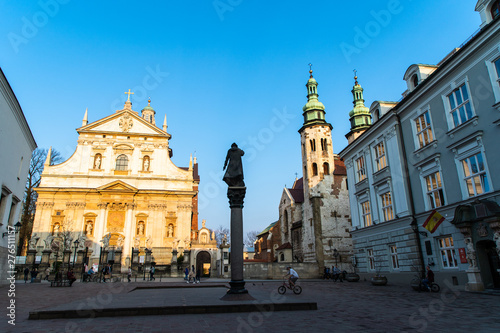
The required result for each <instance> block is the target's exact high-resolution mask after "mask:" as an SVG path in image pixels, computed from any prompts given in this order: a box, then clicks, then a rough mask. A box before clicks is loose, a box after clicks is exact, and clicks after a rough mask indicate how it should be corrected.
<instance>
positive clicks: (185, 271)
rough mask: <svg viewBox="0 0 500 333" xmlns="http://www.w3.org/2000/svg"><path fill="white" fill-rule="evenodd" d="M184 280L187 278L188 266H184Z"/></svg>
mask: <svg viewBox="0 0 500 333" xmlns="http://www.w3.org/2000/svg"><path fill="white" fill-rule="evenodd" d="M184 275H185V276H184V280H186V281H187V280H188V275H189V268H187V267H186V269H185V270H184Z"/></svg>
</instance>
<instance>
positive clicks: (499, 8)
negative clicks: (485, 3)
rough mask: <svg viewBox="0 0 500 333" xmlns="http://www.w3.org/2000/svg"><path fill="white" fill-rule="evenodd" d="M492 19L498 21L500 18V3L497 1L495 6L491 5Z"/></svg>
mask: <svg viewBox="0 0 500 333" xmlns="http://www.w3.org/2000/svg"><path fill="white" fill-rule="evenodd" d="M490 12H491V18H492V19H496V18H497V17H498V16H500V1H495V2H494V3H493V5H491V10H490Z"/></svg>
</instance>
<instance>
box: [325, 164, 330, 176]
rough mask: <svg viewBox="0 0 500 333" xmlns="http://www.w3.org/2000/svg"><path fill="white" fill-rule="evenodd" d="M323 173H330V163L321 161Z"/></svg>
mask: <svg viewBox="0 0 500 333" xmlns="http://www.w3.org/2000/svg"><path fill="white" fill-rule="evenodd" d="M323 174H325V175H329V174H330V165H329V164H328V163H326V162H325V163H323Z"/></svg>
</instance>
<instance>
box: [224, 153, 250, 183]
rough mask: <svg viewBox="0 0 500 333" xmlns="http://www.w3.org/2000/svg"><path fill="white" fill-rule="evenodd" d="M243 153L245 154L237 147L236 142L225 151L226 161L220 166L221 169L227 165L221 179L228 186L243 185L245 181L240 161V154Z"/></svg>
mask: <svg viewBox="0 0 500 333" xmlns="http://www.w3.org/2000/svg"><path fill="white" fill-rule="evenodd" d="M243 155H245V152H244V151H243V150H241V149H240V148H238V145H237V144H236V143H233V144H232V145H231V149H229V150H228V151H227V155H226V161H225V162H224V167H223V168H222V170H225V169H226V166H227V170H226V173H225V174H224V178H222V180H223V181H225V182H226V184H227V185H229V186H245V182H244V181H243V164H242V163H241V156H243ZM228 162H229V165H228Z"/></svg>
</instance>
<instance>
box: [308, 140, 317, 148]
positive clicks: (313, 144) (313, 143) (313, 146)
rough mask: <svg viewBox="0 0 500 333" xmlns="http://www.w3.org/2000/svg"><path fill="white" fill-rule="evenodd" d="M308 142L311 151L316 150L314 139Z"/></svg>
mask: <svg viewBox="0 0 500 333" xmlns="http://www.w3.org/2000/svg"><path fill="white" fill-rule="evenodd" d="M309 142H310V143H311V151H316V140H315V139H312V140H309Z"/></svg>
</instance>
